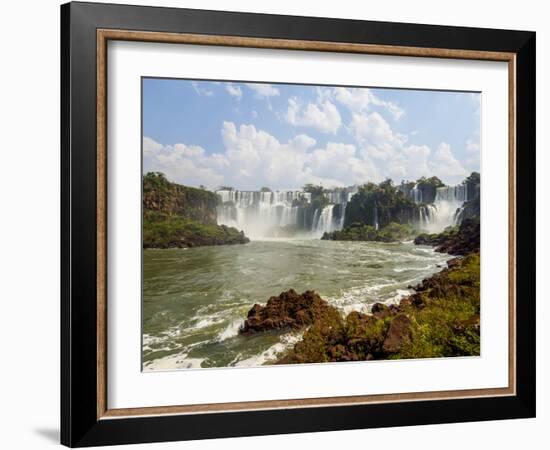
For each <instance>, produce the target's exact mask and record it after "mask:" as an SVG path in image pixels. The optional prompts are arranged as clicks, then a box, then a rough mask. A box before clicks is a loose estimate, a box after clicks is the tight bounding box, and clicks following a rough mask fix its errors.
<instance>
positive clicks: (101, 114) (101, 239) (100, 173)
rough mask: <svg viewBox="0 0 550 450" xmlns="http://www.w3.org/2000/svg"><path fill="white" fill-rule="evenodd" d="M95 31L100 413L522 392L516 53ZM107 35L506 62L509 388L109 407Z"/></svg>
mask: <svg viewBox="0 0 550 450" xmlns="http://www.w3.org/2000/svg"><path fill="white" fill-rule="evenodd" d="M96 36H97V50H96V52H97V55H96V56H97V68H96V70H97V80H96V81H97V105H96V107H97V161H96V163H97V167H96V169H97V187H96V189H97V224H96V225H97V276H96V282H97V354H98V358H97V419H98V420H100V419H115V418H122V417H136V416H156V415H169V414H197V413H203V414H205V413H220V412H234V411H252V410H266V409H290V408H304V407H321V406H344V405H357V404H373V403H392V402H404V401H422V400H445V399H459V398H476V397H477V398H479V397H497V396H513V395H515V394H516V379H515V374H516V233H515V230H516V168H515V158H516V143H515V142H516V139H515V135H516V133H515V130H516V54H515V53H508V52H491V51H477V50H456V49H445V48H424V47H404V46H388V45H374V44H354V43H336V42H322V41H300V40H287V39H267V38H247V37H237V36H221V35H201V34H184V33H159V32H147V31H131V30H114V29H98V30H97V31H96ZM109 40H120V41H137V42H156V43H170V44H178V43H179V44H192V45H215V46H226V47H227V46H230V47H248V48H265V49H279V50H298V51H299V50H303V51H323V52H340V53H362V54H371V55H388V56H409V57H431V58H449V59H471V60H486V61H501V62H507V63H508V80H509V82H508V97H509V98H508V105H509V106H508V254H509V259H508V280H509V281H508V308H509V319H508V352H509V354H508V387H505V388H489V389H468V390H449V391H432V392H411V393H402V394H377V395H358V396H341V397H323V398H305V399H304V398H303V399H288V400H264V401H248V402H232V403H211V404H201V405H174V406H149V407H141V408H119V409H109V408H108V405H107V357H106V354H107V338H108V337H107V201H108V199H107V132H108V130H107V43H108V41H109Z"/></svg>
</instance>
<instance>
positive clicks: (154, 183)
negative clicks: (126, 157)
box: [143, 172, 249, 248]
mask: <svg viewBox="0 0 550 450" xmlns="http://www.w3.org/2000/svg"><path fill="white" fill-rule="evenodd" d="M218 201H219V199H218V196H217V195H216V194H215V193H213V192H210V191H207V190H206V189H196V188H192V187H189V186H182V185H180V184H176V183H171V182H170V181H168V180H167V179H166V177H165V176H164V175H163V174H162V173H160V172H150V173H148V174H147V175H145V176H144V177H143V248H188V247H199V246H204V245H225V244H246V243H247V242H249V239H248V238H247V237H246V236H245V235H244V233H243V232H242V231H239V230H237V229H236V228H233V227H227V226H225V225H218V224H217V212H216V206H217V204H218Z"/></svg>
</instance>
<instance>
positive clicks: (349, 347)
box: [278, 253, 480, 364]
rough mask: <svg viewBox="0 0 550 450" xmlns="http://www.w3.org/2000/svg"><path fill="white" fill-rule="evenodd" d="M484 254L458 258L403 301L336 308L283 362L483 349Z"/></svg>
mask: <svg viewBox="0 0 550 450" xmlns="http://www.w3.org/2000/svg"><path fill="white" fill-rule="evenodd" d="M479 261H480V260H479V253H472V254H470V255H468V256H466V257H465V258H463V259H455V260H453V262H452V263H451V267H449V268H448V269H444V270H443V271H442V272H440V273H438V274H436V275H434V276H433V277H431V278H429V279H427V280H424V281H423V282H422V284H420V285H419V286H417V287H416V288H415V290H416V293H415V294H413V295H411V296H409V297H406V298H404V299H403V300H401V302H400V304H399V305H398V306H397V305H391V306H389V307H388V306H385V305H383V304H379V303H377V304H375V305H374V306H373V308H372V314H362V313H359V312H357V311H354V312H352V313H350V314H348V316H347V317H345V318H342V317H341V316H340V315H339V314H336V313H337V310H336V309H334V312H333V313H332V314H325V315H324V316H322V317H321V318H320V319H319V320H317V321H316V322H315V323H314V324H313V325H312V326H311V327H310V328H308V329H307V330H306V332H305V333H304V335H303V338H302V340H301V341H299V342H298V343H297V344H296V345H295V346H294V348H293V349H291V350H289V351H288V352H287V353H286V354H284V355H283V356H282V357H281V358H280V359H279V361H278V363H280V364H289V363H317V362H328V361H332V362H335V361H364V360H370V359H405V358H430V357H442V356H447V357H448V356H474V355H479V354H480V338H479V311H480V309H479V305H480V295H479V281H480V275H479Z"/></svg>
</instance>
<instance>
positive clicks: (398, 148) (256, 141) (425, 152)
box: [143, 103, 479, 190]
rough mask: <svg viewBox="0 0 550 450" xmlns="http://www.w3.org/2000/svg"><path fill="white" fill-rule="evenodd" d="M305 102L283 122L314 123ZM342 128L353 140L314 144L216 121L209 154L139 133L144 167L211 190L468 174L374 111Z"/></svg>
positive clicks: (444, 148) (314, 113) (446, 154)
mask: <svg viewBox="0 0 550 450" xmlns="http://www.w3.org/2000/svg"><path fill="white" fill-rule="evenodd" d="M291 106H292V103H291ZM313 106H317V109H316V110H315V109H312V110H311V111H309V112H308V109H307V107H306V108H298V110H296V111H295V112H294V116H292V117H291V121H292V120H293V121H295V122H296V121H298V122H301V123H308V124H310V125H311V126H314V125H313V124H314V123H316V122H314V118H316V119H318V118H319V117H321V116H323V115H324V114H325V112H326V111H325V112H324V109H323V108H322V107H319V105H313ZM325 109H326V108H325ZM291 115H292V113H291ZM325 119H326V117H325ZM323 123H325V124H326V123H327V120H323ZM350 131H351V133H352V135H353V137H354V143H343V142H328V143H326V144H323V145H319V144H318V143H317V141H316V140H315V139H313V138H312V137H310V136H308V135H306V134H298V135H296V136H294V137H293V138H291V139H290V140H288V141H287V142H280V141H279V140H278V139H277V138H276V137H275V136H273V135H271V134H270V133H267V132H266V131H263V130H260V129H257V128H256V127H255V126H254V125H240V126H237V125H236V124H235V123H233V122H224V123H223V125H222V128H221V137H222V142H223V148H222V149H221V150H220V151H219V152H218V153H214V154H209V153H208V152H206V151H205V149H204V148H202V147H199V146H193V145H186V144H175V145H162V144H160V143H158V142H155V141H154V140H152V139H150V138H148V137H145V138H144V139H143V150H144V151H143V154H144V170H145V171H162V172H164V173H166V175H167V176H168V178H169V179H171V180H174V181H176V182H178V183H182V184H187V185H192V186H198V185H200V184H204V185H206V186H208V187H209V188H211V189H215V188H216V187H218V186H220V185H230V186H234V187H236V188H238V189H244V190H255V189H259V188H260V187H261V186H269V187H271V188H272V189H293V188H299V187H301V186H303V185H304V184H306V183H321V184H323V185H324V186H325V187H335V186H348V185H351V184H356V183H357V184H359V183H365V182H367V181H374V182H379V181H382V180H383V179H385V178H387V177H389V178H392V179H393V180H394V182H396V183H399V182H400V181H401V180H402V179H408V180H415V179H417V178H419V177H421V176H432V175H437V176H439V177H440V178H441V179H442V180H443V181H444V182H445V183H448V184H457V183H459V182H461V181H462V180H463V179H464V178H465V177H466V176H467V175H468V173H469V172H468V171H467V170H466V168H468V169H469V170H470V167H468V166H467V165H463V164H461V163H460V162H459V161H458V160H457V159H456V158H455V156H454V155H453V152H452V149H451V146H450V145H449V144H447V143H444V142H443V143H441V144H440V145H439V146H438V148H437V149H436V150H435V151H432V150H431V149H430V148H429V147H428V146H426V145H411V144H409V143H408V142H407V139H406V136H403V135H401V134H399V133H396V132H394V131H393V130H392V128H391V126H390V125H389V124H388V122H387V121H386V120H385V119H384V118H383V117H382V116H381V115H380V114H379V113H378V112H372V113H370V114H362V113H353V114H352V120H351V124H350ZM474 144H475V142H474V141H472V142H471V143H470V144H469V149H470V152H471V153H472V155H474V154H475V153H477V154H479V152H476V151H475V145H474ZM465 167H466V168H465Z"/></svg>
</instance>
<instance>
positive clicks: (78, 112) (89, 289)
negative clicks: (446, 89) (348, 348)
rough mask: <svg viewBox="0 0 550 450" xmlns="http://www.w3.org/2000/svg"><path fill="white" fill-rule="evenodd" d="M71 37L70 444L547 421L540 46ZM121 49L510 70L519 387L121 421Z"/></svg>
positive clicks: (237, 34)
mask: <svg viewBox="0 0 550 450" xmlns="http://www.w3.org/2000/svg"><path fill="white" fill-rule="evenodd" d="M61 27H62V29H61V55H62V67H61V76H62V78H61V87H62V89H61V119H62V128H61V142H62V154H61V174H62V180H61V188H62V189H61V191H62V192H61V204H62V220H61V223H62V230H61V261H62V267H61V274H62V279H61V292H62V298H61V307H62V309H61V356H62V359H61V388H62V389H61V392H62V397H61V430H62V433H61V441H62V443H63V444H65V445H68V446H91V445H107V444H124V443H138V442H155V441H173V440H185V439H203V438H214V437H231V436H247V435H264V434H277V433H296V432H314V431H329V430H344V429H354V428H370V427H386V426H400V425H416V424H428V423H444V422H463V421H479V420H492V419H509V418H520V417H523V418H525V417H534V415H535V351H534V348H535V270H534V266H535V250H534V249H535V232H534V231H535V177H534V173H535V33H532V32H526V31H506V30H490V29H476V28H459V27H445V26H433V25H416V24H399V23H384V22H367V21H355V20H341V19H324V18H323V19H321V18H309V17H291V16H275V15H263V14H262V15H260V14H248V13H230V12H214V11H201V10H188V9H170V8H153V7H137V6H125V5H109V4H93V3H78V2H77V3H69V4H66V5H63V6H62V7H61ZM109 40H123V41H143V42H158V43H173V44H177V43H185V44H200V45H215V46H232V47H252V48H269V49H286V50H295V51H298V52H299V51H303V50H309V51H322V52H342V53H365V54H381V55H395V56H416V57H427V58H429V57H437V58H452V59H455V58H456V59H480V60H489V61H505V62H507V63H508V67H509V74H510V76H509V111H508V117H509V149H508V158H509V186H510V188H509V227H508V229H509V242H508V249H509V256H510V264H509V279H510V285H509V299H508V301H509V310H510V320H509V340H510V341H509V349H510V354H509V385H508V387H507V388H495V389H474V390H468V391H437V392H427V393H426V392H423V393H420V394H419V393H410V394H385V395H370V396H354V397H325V398H315V399H288V400H270V401H261V402H237V403H214V404H207V405H200V406H191V405H173V406H168V407H166V406H164V407H155V405H151V407H148V408H134V409H110V408H109V407H108V405H107V394H106V392H107V362H106V361H107V360H106V345H107V344H106V342H107V339H108V336H107V320H106V317H107V313H108V311H107V307H106V304H107V303H106V292H107V290H106V279H107V277H106V274H107V252H106V245H107V222H106V211H107V208H106V205H107V201H108V199H107V190H106V182H107V181H106V180H107V170H108V167H107V163H106V154H107V116H106V95H107V92H106V91H107V83H106V80H107V76H106V74H107V58H106V52H107V42H108V41H109Z"/></svg>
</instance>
